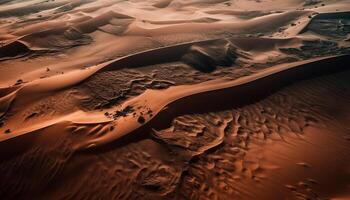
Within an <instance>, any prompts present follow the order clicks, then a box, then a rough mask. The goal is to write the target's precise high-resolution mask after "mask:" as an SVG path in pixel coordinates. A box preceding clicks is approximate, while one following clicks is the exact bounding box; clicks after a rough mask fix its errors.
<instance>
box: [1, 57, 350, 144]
mask: <svg viewBox="0 0 350 200" xmlns="http://www.w3.org/2000/svg"><path fill="white" fill-rule="evenodd" d="M349 60H350V56H348V55H343V56H338V57H326V58H317V59H312V60H308V61H300V62H295V63H290V64H282V65H277V66H274V67H271V68H268V69H266V70H262V71H260V72H257V73H255V74H253V75H251V76H247V77H242V78H238V79H236V80H226V79H220V80H213V81H207V82H203V83H200V84H194V85H181V86H173V87H170V88H168V89H165V90H146V91H145V92H144V93H143V94H141V95H140V96H138V97H135V98H133V99H130V100H128V101H126V102H125V103H123V104H122V105H120V106H118V107H115V108H112V109H111V110H110V111H115V110H123V109H125V108H127V107H130V106H131V107H133V108H140V109H139V110H137V111H140V112H142V111H143V110H142V109H144V112H145V111H147V110H151V111H152V114H153V116H152V117H151V116H149V115H142V117H143V119H144V123H140V121H139V117H140V115H132V114H128V115H126V116H125V117H119V118H117V119H115V120H113V119H110V118H107V117H106V116H105V115H104V113H105V112H106V110H104V111H96V112H84V111H75V112H73V113H71V114H69V115H66V116H63V117H60V118H57V119H55V120H52V121H47V122H43V123H41V124H36V125H34V126H32V127H26V128H25V129H22V130H17V131H16V132H13V133H11V134H7V135H4V137H2V138H0V141H1V142H3V141H6V140H9V139H14V138H17V137H19V136H21V135H25V134H30V133H34V132H36V131H37V130H39V129H43V128H45V127H49V126H51V125H54V124H58V123H62V122H67V121H68V122H71V123H73V124H76V125H77V126H79V125H83V124H99V123H108V124H109V125H108V126H115V128H114V129H112V130H109V132H108V133H105V134H103V135H101V136H99V137H95V138H92V139H87V140H85V141H84V142H81V143H80V144H78V145H77V147H76V148H77V149H85V148H91V147H96V146H101V145H104V144H107V143H110V142H112V141H114V140H117V139H119V138H121V137H123V136H125V135H127V134H130V133H133V132H135V131H137V130H140V129H142V127H147V125H148V124H149V123H152V124H153V125H155V126H154V127H155V128H156V127H157V126H164V124H166V122H167V121H169V119H170V118H171V119H172V118H173V117H174V116H176V115H179V114H181V113H179V112H187V113H188V112H194V111H197V110H198V108H199V107H201V108H202V109H201V110H204V112H205V110H206V109H209V110H208V112H209V111H210V109H221V108H222V107H221V105H224V104H225V102H226V103H227V99H225V98H229V101H232V102H230V103H229V104H230V106H232V104H236V106H238V105H240V104H247V103H249V102H251V100H252V99H254V98H256V97H258V96H264V95H267V94H268V93H270V92H271V89H269V88H272V87H269V86H271V85H273V86H275V88H278V87H279V86H283V85H285V84H288V83H290V82H294V81H295V80H300V79H304V78H308V77H312V76H317V75H321V74H324V73H329V72H332V71H339V70H346V69H348V67H347V66H346V65H345V64H344V63H346V62H348V61H349ZM342 63H343V64H342ZM335 64H337V65H335ZM252 90H253V91H252ZM232 97H234V98H232ZM236 97H237V98H236ZM231 98H232V99H231ZM205 104H208V108H205V109H203V107H202V106H205ZM212 104H213V105H212ZM179 108H181V109H179ZM180 110H181V111H180ZM168 118H169V119H168Z"/></svg>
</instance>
